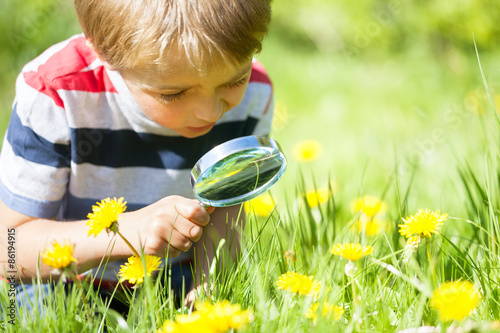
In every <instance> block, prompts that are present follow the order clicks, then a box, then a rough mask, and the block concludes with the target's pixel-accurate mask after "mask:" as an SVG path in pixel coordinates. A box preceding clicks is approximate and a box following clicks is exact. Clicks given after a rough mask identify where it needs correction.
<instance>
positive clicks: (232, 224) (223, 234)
mask: <svg viewBox="0 0 500 333" xmlns="http://www.w3.org/2000/svg"><path fill="white" fill-rule="evenodd" d="M226 222H227V223H226ZM244 226H245V211H244V210H243V208H242V205H237V206H231V207H221V208H216V209H215V210H214V212H213V213H212V214H211V216H210V223H209V224H208V225H207V226H206V227H205V228H204V234H203V236H202V237H201V239H200V240H199V241H198V242H196V243H195V245H194V246H195V267H194V269H195V282H194V283H196V284H198V285H200V284H201V282H203V281H205V282H206V281H208V276H209V271H210V266H211V265H212V261H213V260H214V257H215V253H214V248H215V250H217V246H218V245H219V242H220V240H221V239H222V238H224V239H225V240H226V243H225V245H224V248H223V249H224V252H226V254H227V253H228V252H229V246H231V249H230V250H231V258H232V259H234V257H235V255H236V253H237V251H239V249H240V237H241V234H240V232H239V231H240V230H243V228H244ZM207 260H208V261H207ZM221 260H222V258H221ZM202 264H203V274H204V277H203V280H201V279H200V267H201V265H202ZM200 280H201V281H200ZM193 287H194V286H193Z"/></svg>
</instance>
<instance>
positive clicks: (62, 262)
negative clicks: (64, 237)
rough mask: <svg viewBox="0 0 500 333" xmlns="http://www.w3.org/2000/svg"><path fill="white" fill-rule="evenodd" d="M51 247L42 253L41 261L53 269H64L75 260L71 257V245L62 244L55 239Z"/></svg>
mask: <svg viewBox="0 0 500 333" xmlns="http://www.w3.org/2000/svg"><path fill="white" fill-rule="evenodd" d="M52 247H53V248H52V249H50V248H47V249H46V250H45V251H44V252H43V253H42V254H41V256H42V261H43V263H44V264H45V265H47V266H50V267H52V268H55V269H61V270H62V269H64V268H66V267H68V266H69V265H71V263H72V262H76V259H75V258H74V257H73V245H71V244H69V243H64V244H63V245H62V246H61V244H59V243H58V242H56V241H53V242H52Z"/></svg>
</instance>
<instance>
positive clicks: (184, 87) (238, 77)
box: [141, 62, 252, 91]
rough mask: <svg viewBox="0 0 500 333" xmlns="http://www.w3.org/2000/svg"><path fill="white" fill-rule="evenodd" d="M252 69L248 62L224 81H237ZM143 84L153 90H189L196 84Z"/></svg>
mask: <svg viewBox="0 0 500 333" xmlns="http://www.w3.org/2000/svg"><path fill="white" fill-rule="evenodd" d="M251 69H252V62H251V63H250V64H248V65H247V66H245V68H243V69H242V70H241V71H240V72H239V73H238V74H236V75H235V76H233V78H231V80H229V81H228V82H226V83H223V85H224V84H229V83H233V82H235V81H238V80H239V79H241V78H242V77H243V76H245V75H246V74H247V72H248V71H249V70H251ZM141 86H143V87H144V88H147V89H152V90H157V91H161V90H174V91H175V90H188V89H191V88H193V87H194V86H175V85H174V86H168V85H165V86H150V85H147V84H141Z"/></svg>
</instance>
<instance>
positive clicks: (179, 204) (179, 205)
mask: <svg viewBox="0 0 500 333" xmlns="http://www.w3.org/2000/svg"><path fill="white" fill-rule="evenodd" d="M174 207H175V210H176V211H177V212H178V213H179V214H180V215H181V216H183V217H184V218H186V219H188V220H190V221H191V222H194V223H196V224H198V225H202V226H205V225H207V224H208V222H209V221H210V215H209V214H208V212H207V211H206V210H205V209H203V208H202V207H200V206H199V205H198V201H196V200H192V199H186V198H183V197H178V198H176V200H174Z"/></svg>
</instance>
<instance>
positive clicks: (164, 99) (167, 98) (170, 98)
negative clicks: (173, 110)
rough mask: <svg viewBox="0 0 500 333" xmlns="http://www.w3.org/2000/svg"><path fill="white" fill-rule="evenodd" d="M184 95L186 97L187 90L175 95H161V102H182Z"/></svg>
mask: <svg viewBox="0 0 500 333" xmlns="http://www.w3.org/2000/svg"><path fill="white" fill-rule="evenodd" d="M184 95H186V91H185V90H183V91H181V92H178V93H175V94H160V100H161V101H162V102H174V101H178V100H180V99H181V98H182V97H184Z"/></svg>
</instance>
